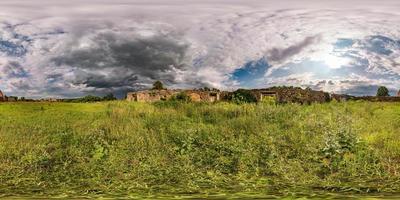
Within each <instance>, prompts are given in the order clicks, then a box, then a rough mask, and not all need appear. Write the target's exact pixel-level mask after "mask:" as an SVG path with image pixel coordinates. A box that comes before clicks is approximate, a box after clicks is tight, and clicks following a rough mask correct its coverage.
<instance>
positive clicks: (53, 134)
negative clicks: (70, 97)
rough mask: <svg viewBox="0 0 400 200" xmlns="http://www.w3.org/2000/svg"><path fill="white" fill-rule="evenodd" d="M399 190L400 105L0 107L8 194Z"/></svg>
mask: <svg viewBox="0 0 400 200" xmlns="http://www.w3.org/2000/svg"><path fill="white" fill-rule="evenodd" d="M399 192H400V103H371V102H344V103H338V102H331V103H326V104H312V105H298V104H286V105H274V104H270V103H258V104H234V103H225V102H221V103H215V104H211V103H181V102H158V103H137V102H131V103H130V102H125V101H112V102H101V103H2V104H0V197H3V198H8V197H24V196H25V197H29V196H36V197H64V198H65V197H85V196H94V197H99V196H108V197H113V196H126V197H132V198H137V197H153V198H155V197H176V196H181V197H191V196H198V197H205V196H206V197H220V195H233V196H234V197H235V195H236V197H240V195H245V196H246V195H250V196H251V195H264V196H267V197H282V196H284V197H290V196H309V197H312V196H313V195H331V194H335V195H361V196H363V195H367V196H368V195H378V196H379V195H396V194H398V193H399ZM223 197H226V196H223ZM247 197H249V196H247Z"/></svg>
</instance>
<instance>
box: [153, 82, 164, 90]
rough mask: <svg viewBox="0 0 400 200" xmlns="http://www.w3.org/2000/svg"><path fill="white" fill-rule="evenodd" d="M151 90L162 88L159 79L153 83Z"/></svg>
mask: <svg viewBox="0 0 400 200" xmlns="http://www.w3.org/2000/svg"><path fill="white" fill-rule="evenodd" d="M152 89H153V90H163V89H164V85H163V84H162V83H161V81H156V82H154V83H153V88H152Z"/></svg>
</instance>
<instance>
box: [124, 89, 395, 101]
mask: <svg viewBox="0 0 400 200" xmlns="http://www.w3.org/2000/svg"><path fill="white" fill-rule="evenodd" d="M242 91H245V92H246V93H247V94H249V95H251V96H252V97H253V99H255V101H256V102H262V101H271V100H272V101H274V102H276V103H300V104H311V103H325V102H330V101H332V100H335V101H338V102H343V101H348V100H364V101H373V102H400V91H399V93H398V94H397V96H388V97H376V96H363V97H356V96H351V95H345V94H333V93H327V92H323V91H315V90H312V89H310V88H307V89H302V88H300V87H286V86H281V87H270V88H264V89H249V90H242ZM182 93H183V94H185V95H186V96H188V97H189V98H190V100H191V101H192V102H217V101H230V100H232V96H233V95H234V94H235V93H236V91H235V92H228V91H219V90H216V89H214V90H204V89H194V90H193V89H192V90H181V89H176V90H168V89H161V90H143V91H138V92H130V93H128V94H127V100H128V101H137V102H156V101H165V100H170V99H173V98H174V97H176V96H177V95H178V94H182Z"/></svg>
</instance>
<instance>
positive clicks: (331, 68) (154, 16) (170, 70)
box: [0, 0, 400, 98]
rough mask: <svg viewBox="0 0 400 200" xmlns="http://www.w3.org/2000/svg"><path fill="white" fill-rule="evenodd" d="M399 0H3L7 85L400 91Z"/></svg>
mask: <svg viewBox="0 0 400 200" xmlns="http://www.w3.org/2000/svg"><path fill="white" fill-rule="evenodd" d="M399 10H400V1H398V0H380V1H375V0H329V1H328V0H279V1H277V0H68V1H66V0H1V1H0V90H2V91H3V92H4V93H6V94H7V95H14V96H24V97H29V98H43V97H56V98H73V97H78V96H83V95H88V94H92V95H105V94H107V93H110V92H112V93H114V94H116V95H117V96H119V97H122V96H124V95H125V93H126V92H128V91H136V90H142V89H147V88H149V87H151V85H152V83H153V82H154V81H156V80H160V81H162V82H163V83H164V84H165V85H166V86H167V87H168V88H199V87H215V88H219V89H222V90H234V89H237V88H265V87H271V86H277V85H288V86H299V87H303V88H305V87H310V88H312V89H315V90H324V91H327V92H334V93H342V94H351V95H357V96H361V95H374V94H376V90H377V88H378V87H379V86H386V87H387V88H389V90H390V92H391V94H392V95H395V93H396V92H397V91H398V90H399V89H400V26H399V24H400V12H399Z"/></svg>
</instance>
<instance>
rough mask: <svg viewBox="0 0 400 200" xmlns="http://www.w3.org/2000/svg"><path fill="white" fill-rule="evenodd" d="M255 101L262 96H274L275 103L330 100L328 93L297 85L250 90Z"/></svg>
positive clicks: (303, 102) (309, 102) (308, 102)
mask: <svg viewBox="0 0 400 200" xmlns="http://www.w3.org/2000/svg"><path fill="white" fill-rule="evenodd" d="M252 92H253V94H254V95H255V96H256V98H257V101H262V99H263V97H265V96H268V97H274V98H275V99H276V102H277V103H301V104H311V103H325V102H329V101H330V100H331V98H330V95H329V93H326V92H323V91H315V90H311V89H302V88H299V87H271V88H266V89H257V90H252Z"/></svg>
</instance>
